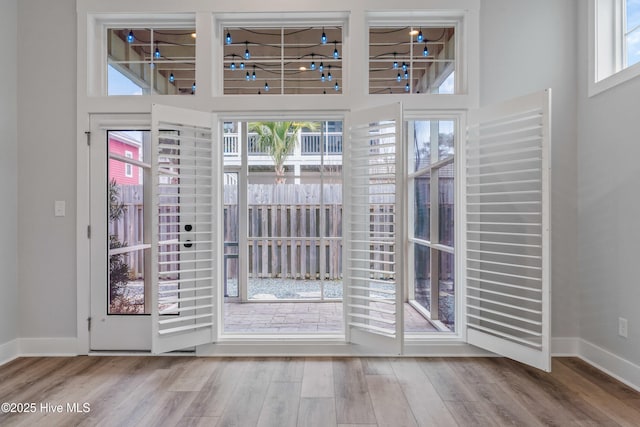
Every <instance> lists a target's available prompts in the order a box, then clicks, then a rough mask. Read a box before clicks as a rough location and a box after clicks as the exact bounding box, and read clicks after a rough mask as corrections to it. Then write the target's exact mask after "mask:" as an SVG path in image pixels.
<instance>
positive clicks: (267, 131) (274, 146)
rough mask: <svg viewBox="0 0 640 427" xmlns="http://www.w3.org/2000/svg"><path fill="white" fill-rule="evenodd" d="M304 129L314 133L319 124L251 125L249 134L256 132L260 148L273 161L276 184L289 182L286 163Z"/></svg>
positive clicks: (270, 123) (275, 123)
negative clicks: (286, 174) (285, 167)
mask: <svg viewBox="0 0 640 427" xmlns="http://www.w3.org/2000/svg"><path fill="white" fill-rule="evenodd" d="M303 128H305V129H309V130H312V131H314V130H316V129H317V128H318V123H316V122H291V121H290V122H253V123H249V132H255V133H256V134H257V135H258V138H257V144H258V148H259V149H260V150H261V151H264V152H265V153H267V154H268V155H269V156H270V157H271V158H272V159H273V167H274V169H275V172H276V184H284V183H285V182H286V180H287V178H286V177H285V171H284V163H285V162H286V160H287V157H289V156H290V155H291V153H293V150H294V149H295V147H296V144H297V143H298V135H299V133H300V131H301V130H302V129H303Z"/></svg>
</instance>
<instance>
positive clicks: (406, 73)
mask: <svg viewBox="0 0 640 427" xmlns="http://www.w3.org/2000/svg"><path fill="white" fill-rule="evenodd" d="M404 79H405V80H409V72H408V71H405V72H404Z"/></svg>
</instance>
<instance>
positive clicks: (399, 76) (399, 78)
mask: <svg viewBox="0 0 640 427" xmlns="http://www.w3.org/2000/svg"><path fill="white" fill-rule="evenodd" d="M396 80H397V81H399V82H401V81H402V76H401V75H400V73H398V77H396Z"/></svg>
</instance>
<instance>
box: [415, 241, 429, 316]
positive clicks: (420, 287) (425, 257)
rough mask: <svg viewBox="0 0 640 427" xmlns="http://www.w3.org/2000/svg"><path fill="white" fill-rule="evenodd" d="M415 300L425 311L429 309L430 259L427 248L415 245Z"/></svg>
mask: <svg viewBox="0 0 640 427" xmlns="http://www.w3.org/2000/svg"><path fill="white" fill-rule="evenodd" d="M414 248H415V253H414V260H415V261H414V269H415V283H414V295H415V300H416V301H417V302H418V303H419V304H420V305H422V306H423V307H424V308H425V309H427V310H430V307H431V258H430V250H429V248H428V247H427V246H423V245H419V244H416V245H415V246H414Z"/></svg>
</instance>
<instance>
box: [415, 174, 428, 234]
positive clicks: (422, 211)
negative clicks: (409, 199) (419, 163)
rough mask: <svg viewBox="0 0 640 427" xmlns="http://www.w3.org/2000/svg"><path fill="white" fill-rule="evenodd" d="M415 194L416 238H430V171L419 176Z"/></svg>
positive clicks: (416, 180)
mask: <svg viewBox="0 0 640 427" xmlns="http://www.w3.org/2000/svg"><path fill="white" fill-rule="evenodd" d="M414 182H415V189H414V192H415V195H414V224H413V227H414V228H413V233H414V236H415V238H417V239H421V240H427V241H428V240H430V238H431V231H430V216H431V176H430V175H429V173H427V174H425V175H421V176H419V177H417V178H416V179H415V180H414Z"/></svg>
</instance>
